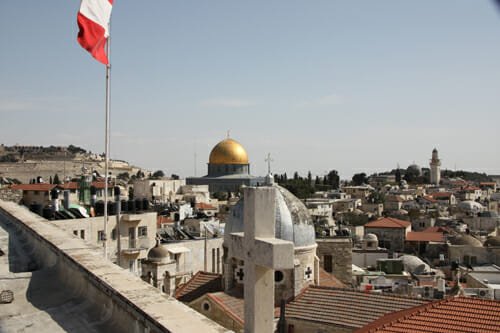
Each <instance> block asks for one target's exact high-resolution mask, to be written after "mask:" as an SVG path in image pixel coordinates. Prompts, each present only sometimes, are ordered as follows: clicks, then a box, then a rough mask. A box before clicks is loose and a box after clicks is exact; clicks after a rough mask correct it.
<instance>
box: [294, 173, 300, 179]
mask: <svg viewBox="0 0 500 333" xmlns="http://www.w3.org/2000/svg"><path fill="white" fill-rule="evenodd" d="M298 179H299V173H298V172H297V171H295V172H294V173H293V180H298Z"/></svg>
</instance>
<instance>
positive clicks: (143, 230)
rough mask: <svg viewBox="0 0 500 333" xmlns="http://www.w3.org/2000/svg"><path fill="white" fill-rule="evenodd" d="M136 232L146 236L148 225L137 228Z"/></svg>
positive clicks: (140, 235)
mask: <svg viewBox="0 0 500 333" xmlns="http://www.w3.org/2000/svg"><path fill="white" fill-rule="evenodd" d="M137 233H138V234H139V237H147V236H148V227H139V228H137Z"/></svg>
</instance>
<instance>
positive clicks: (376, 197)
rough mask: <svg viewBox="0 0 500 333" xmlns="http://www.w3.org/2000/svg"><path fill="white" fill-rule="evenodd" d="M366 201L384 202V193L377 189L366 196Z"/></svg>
mask: <svg viewBox="0 0 500 333" xmlns="http://www.w3.org/2000/svg"><path fill="white" fill-rule="evenodd" d="M368 202H371V203H376V204H383V203H385V194H384V193H381V192H379V191H375V192H373V193H372V194H370V196H369V197H368Z"/></svg>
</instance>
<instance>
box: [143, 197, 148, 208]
mask: <svg viewBox="0 0 500 333" xmlns="http://www.w3.org/2000/svg"><path fill="white" fill-rule="evenodd" d="M142 209H143V210H149V200H148V199H147V198H144V199H142Z"/></svg>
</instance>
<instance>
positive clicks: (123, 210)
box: [121, 200, 128, 212]
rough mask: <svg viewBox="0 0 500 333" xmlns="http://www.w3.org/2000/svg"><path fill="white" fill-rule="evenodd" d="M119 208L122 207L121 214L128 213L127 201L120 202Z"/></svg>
mask: <svg viewBox="0 0 500 333" xmlns="http://www.w3.org/2000/svg"><path fill="white" fill-rule="evenodd" d="M121 206H122V212H128V201H127V200H122V201H121Z"/></svg>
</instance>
